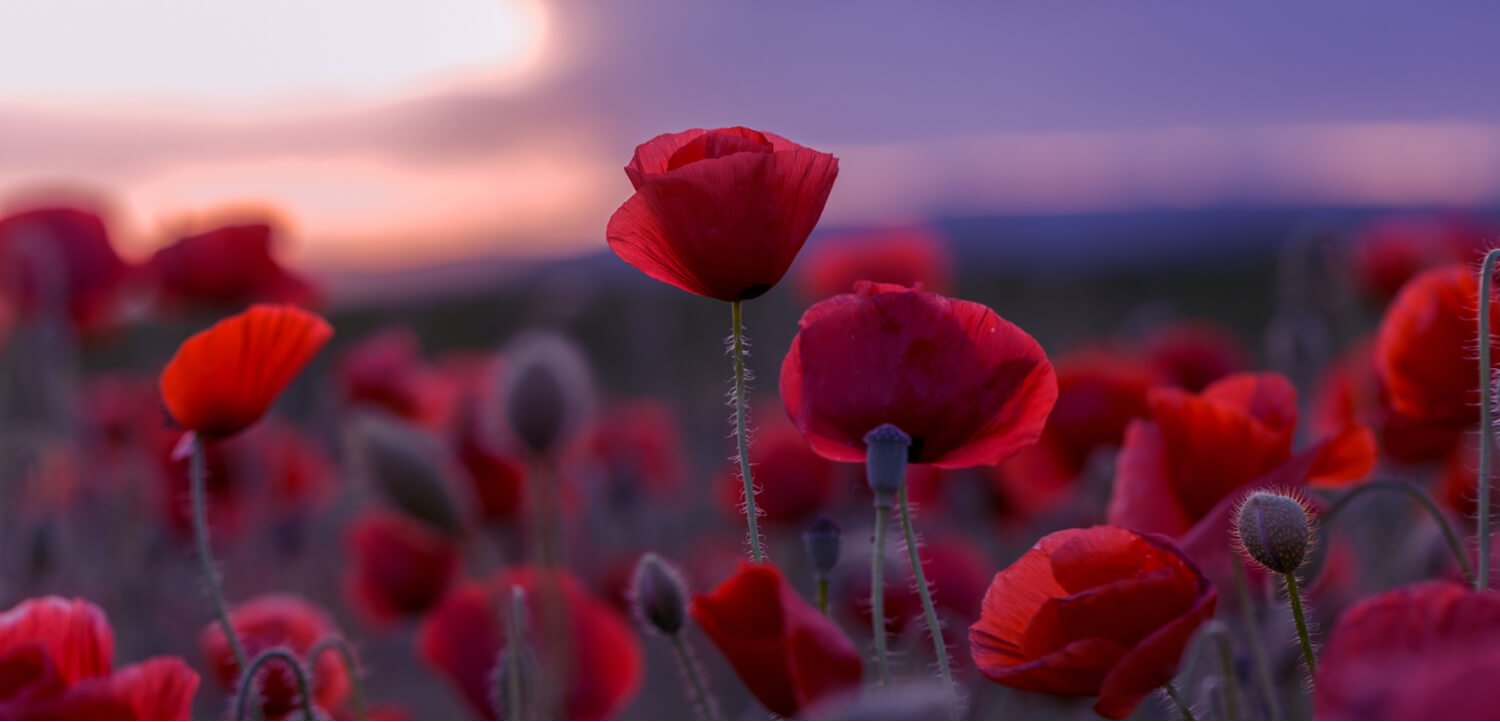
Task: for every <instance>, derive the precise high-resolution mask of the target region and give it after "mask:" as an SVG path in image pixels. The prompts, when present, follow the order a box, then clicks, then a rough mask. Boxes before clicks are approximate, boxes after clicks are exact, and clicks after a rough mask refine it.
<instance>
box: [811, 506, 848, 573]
mask: <svg viewBox="0 0 1500 722" xmlns="http://www.w3.org/2000/svg"><path fill="white" fill-rule="evenodd" d="M841 536H843V530H841V529H839V525H838V524H835V523H834V521H833V520H832V519H830V518H828V516H827V515H826V514H819V515H818V518H817V519H814V520H813V523H812V525H811V526H809V527H807V531H805V532H802V545H803V546H804V547H805V548H806V549H807V558H808V559H809V560H811V561H812V565H813V571H815V572H817V575H818V578H819V579H827V578H828V575H829V574H831V573H833V568H834V567H835V566H838V563H839V538H840V537H841Z"/></svg>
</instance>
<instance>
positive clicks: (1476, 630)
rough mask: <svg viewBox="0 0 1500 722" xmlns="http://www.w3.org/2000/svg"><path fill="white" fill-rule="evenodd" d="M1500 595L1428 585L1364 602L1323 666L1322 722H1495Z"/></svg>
mask: <svg viewBox="0 0 1500 722" xmlns="http://www.w3.org/2000/svg"><path fill="white" fill-rule="evenodd" d="M1496 675H1500V592H1494V591H1484V592H1476V591H1474V590H1472V589H1469V588H1468V587H1464V586H1460V585H1458V584H1453V583H1449V582H1423V583H1420V584H1415V585H1412V586H1408V587H1403V588H1400V589H1395V590H1392V591H1389V592H1385V593H1382V594H1377V595H1375V596H1373V597H1369V598H1367V599H1364V600H1361V601H1359V602H1357V603H1355V604H1354V605H1352V606H1351V607H1349V609H1347V610H1345V612H1344V614H1343V615H1342V616H1341V617H1339V620H1338V622H1336V623H1335V624H1334V626H1333V632H1332V634H1330V635H1329V637H1328V643H1327V644H1326V645H1325V646H1324V647H1323V650H1322V654H1321V656H1320V658H1319V660H1318V676H1317V680H1316V684H1315V685H1314V687H1315V689H1316V694H1315V696H1314V699H1313V707H1314V709H1315V711H1316V717H1317V718H1318V719H1491V718H1493V717H1494V716H1495V714H1496V713H1497V711H1500V696H1497V695H1496V694H1495V691H1494V680H1495V677H1496Z"/></svg>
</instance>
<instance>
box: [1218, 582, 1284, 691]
mask: <svg viewBox="0 0 1500 722" xmlns="http://www.w3.org/2000/svg"><path fill="white" fill-rule="evenodd" d="M1230 566H1231V567H1232V569H1233V576H1234V590H1235V593H1236V594H1237V595H1238V596H1239V601H1240V613H1241V614H1243V615H1244V623H1245V639H1246V640H1248V641H1249V642H1250V656H1251V657H1253V658H1254V659H1255V676H1256V677H1257V678H1258V679H1259V681H1260V690H1261V693H1262V694H1263V695H1265V698H1266V712H1267V713H1268V715H1267V716H1269V717H1270V718H1271V719H1273V720H1279V719H1281V716H1282V715H1281V698H1279V697H1277V696H1276V680H1275V679H1274V678H1273V677H1272V675H1271V658H1270V656H1269V655H1267V654H1266V648H1265V645H1263V644H1261V639H1260V625H1258V624H1256V621H1255V604H1254V603H1253V602H1252V601H1251V600H1250V582H1249V581H1247V580H1246V579H1245V567H1244V565H1243V564H1242V563H1240V562H1235V563H1233V564H1231V565H1230Z"/></svg>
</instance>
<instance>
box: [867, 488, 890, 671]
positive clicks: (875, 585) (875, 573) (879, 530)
mask: <svg viewBox="0 0 1500 722" xmlns="http://www.w3.org/2000/svg"><path fill="white" fill-rule="evenodd" d="M890 524H891V509H890V507H888V506H881V505H878V504H877V505H876V506H875V548H874V551H873V553H871V555H870V626H871V629H870V631H871V634H872V635H873V636H874V637H875V668H876V669H877V670H879V672H880V683H881V684H883V685H886V686H890V684H891V664H890V660H889V659H887V655H886V649H885V528H886V527H888V526H890Z"/></svg>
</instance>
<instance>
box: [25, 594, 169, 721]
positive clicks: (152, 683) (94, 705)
mask: <svg viewBox="0 0 1500 722" xmlns="http://www.w3.org/2000/svg"><path fill="white" fill-rule="evenodd" d="M114 654H115V637H114V631H113V630H112V629H110V626H109V621H108V620H107V619H105V617H104V611H103V610H101V609H99V607H97V606H94V604H93V603H91V602H88V601H86V600H83V599H63V598H61V597H42V598H36V599H28V600H26V601H23V602H21V603H20V604H18V605H16V606H15V607H12V608H11V609H9V610H8V611H6V612H4V613H0V718H3V719H120V720H153V719H163V720H185V719H188V718H189V717H190V716H191V714H192V705H193V695H195V694H196V693H197V692H198V673H197V672H194V671H193V670H192V668H191V667H189V666H188V665H187V664H186V663H184V662H183V661H182V660H181V659H178V658H176V657H154V658H152V659H148V660H146V661H144V662H140V663H137V664H132V665H129V666H127V667H124V668H122V669H118V670H115V669H113V666H114Z"/></svg>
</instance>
